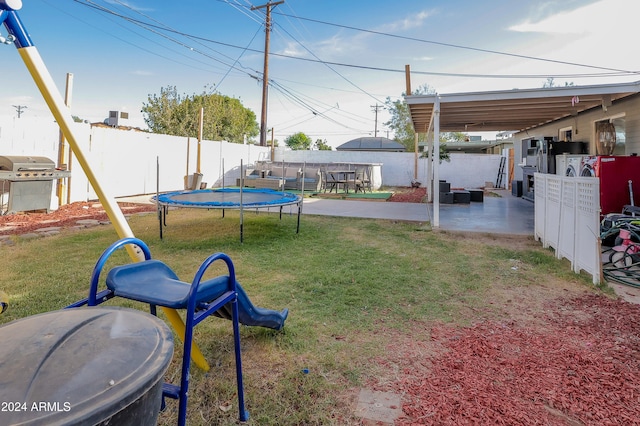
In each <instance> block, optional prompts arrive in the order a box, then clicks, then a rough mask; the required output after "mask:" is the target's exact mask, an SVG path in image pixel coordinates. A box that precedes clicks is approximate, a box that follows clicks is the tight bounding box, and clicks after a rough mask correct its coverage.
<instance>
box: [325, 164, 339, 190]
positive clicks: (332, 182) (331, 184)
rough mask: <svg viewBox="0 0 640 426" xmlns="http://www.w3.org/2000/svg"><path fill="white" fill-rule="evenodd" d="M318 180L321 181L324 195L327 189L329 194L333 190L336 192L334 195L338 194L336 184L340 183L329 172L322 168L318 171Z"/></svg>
mask: <svg viewBox="0 0 640 426" xmlns="http://www.w3.org/2000/svg"><path fill="white" fill-rule="evenodd" d="M320 178H321V180H322V187H321V189H322V190H323V191H324V192H325V193H326V192H327V189H329V193H331V191H333V190H334V189H335V190H336V194H337V193H338V184H339V183H340V181H339V180H337V179H336V178H335V177H334V176H333V174H332V173H331V172H330V171H328V170H327V169H325V168H322V169H321V170H320Z"/></svg>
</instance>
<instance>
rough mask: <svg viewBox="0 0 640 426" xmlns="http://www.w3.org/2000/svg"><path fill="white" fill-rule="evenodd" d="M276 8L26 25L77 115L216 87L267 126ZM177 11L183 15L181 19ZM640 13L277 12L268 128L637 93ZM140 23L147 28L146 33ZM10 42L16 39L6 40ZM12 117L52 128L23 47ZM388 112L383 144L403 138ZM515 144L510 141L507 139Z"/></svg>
mask: <svg viewBox="0 0 640 426" xmlns="http://www.w3.org/2000/svg"><path fill="white" fill-rule="evenodd" d="M265 3H266V1H265V2H249V1H248V0H184V1H181V2H169V1H166V0H77V1H73V0H23V7H22V9H21V10H20V11H19V12H18V14H19V16H20V18H21V19H22V21H23V23H24V25H25V27H26V28H27V30H28V31H29V33H30V35H31V37H32V39H33V41H34V44H35V45H36V47H37V48H38V51H39V52H40V55H41V56H42V58H43V59H44V62H45V64H46V65H47V68H48V69H49V72H50V73H51V75H52V76H53V78H54V80H55V81H56V83H57V85H58V89H59V90H60V92H61V93H63V92H64V86H65V78H66V74H67V73H73V75H74V80H73V98H72V103H71V109H72V114H74V115H77V116H79V117H82V118H84V119H87V120H89V121H102V120H103V119H104V118H106V117H107V114H108V111H109V110H123V111H127V112H129V114H130V117H131V124H133V125H139V126H141V127H143V126H144V122H143V120H142V114H141V113H140V109H141V107H142V105H143V103H144V102H146V101H147V98H148V95H149V94H158V93H159V92H160V89H161V88H162V87H166V86H169V85H170V86H176V87H177V90H178V92H179V93H182V94H187V95H191V94H194V93H201V92H203V91H204V90H206V89H205V88H206V87H215V88H216V89H217V90H218V91H219V92H220V93H221V94H224V95H228V96H232V97H237V98H239V99H240V100H241V101H242V103H243V104H244V105H245V106H246V107H248V108H250V109H252V110H253V111H254V112H255V113H256V117H257V119H258V120H260V111H261V95H262V86H261V83H260V82H259V81H258V78H259V76H260V75H261V72H262V67H263V54H262V52H263V49H264V27H263V24H264V9H261V10H255V11H252V10H250V8H251V5H254V6H260V5H263V4H265ZM174 4H177V5H178V6H174ZM635 8H637V5H636V4H635V0H591V1H589V0H581V1H577V0H558V1H533V0H520V1H516V2H514V1H512V0H490V1H481V2H480V1H474V0H447V1H444V0H402V1H395V2H394V1H388V0H385V1H381V0H367V1H364V0H323V1H319V0H286V1H285V3H283V4H280V5H278V6H276V7H274V8H273V20H274V27H273V32H272V35H271V49H270V51H271V53H273V54H274V55H273V56H271V57H270V62H269V64H270V69H269V77H270V79H271V80H272V82H273V85H272V87H271V88H270V90H269V110H268V111H269V112H268V127H269V128H271V127H273V128H275V137H276V139H278V140H279V141H283V140H284V139H285V138H286V137H287V136H289V135H290V134H293V133H295V132H304V133H306V134H307V135H309V136H310V137H311V138H312V139H313V140H316V139H326V140H327V141H328V142H329V144H330V145H333V146H337V145H340V144H341V143H343V142H346V141H348V140H350V139H353V138H356V137H360V136H369V135H371V136H372V135H373V133H374V130H375V127H376V125H375V118H376V116H375V113H374V106H375V105H382V104H383V103H384V101H385V100H386V99H387V98H391V99H397V98H399V97H400V96H401V94H402V92H404V90H405V74H404V67H405V65H407V64H408V65H410V66H411V71H412V75H411V83H412V87H413V88H414V89H415V88H417V87H418V86H421V85H423V84H428V85H429V86H430V87H431V88H432V89H434V90H436V91H437V92H439V93H458V92H475V91H485V90H509V89H513V88H522V89H523V88H537V87H542V85H543V84H544V83H545V81H546V78H547V76H555V80H554V81H555V83H556V84H560V85H564V83H565V82H572V83H574V84H576V85H586V84H605V83H620V82H628V81H638V80H640V78H638V74H633V73H627V74H624V73H619V72H617V71H633V72H640V56H639V55H637V54H633V52H634V50H637V49H636V48H634V47H633V40H635V39H636V38H637V36H636V35H635V34H634V31H635V27H636V26H637V24H636V23H635V22H634V21H633V20H634V16H633V15H634V12H633V11H634V10H635ZM136 23H138V24H136ZM0 34H2V35H6V30H5V29H4V27H1V28H0ZM0 64H2V67H1V68H0V76H2V90H1V91H0V117H12V116H15V115H16V111H15V108H14V107H13V106H14V105H24V106H27V109H26V111H25V113H24V114H25V116H27V115H28V116H29V117H41V118H43V119H46V118H48V117H50V115H49V112H48V109H47V107H46V105H45V103H44V101H43V100H42V98H41V96H40V94H39V92H38V91H37V88H36V87H35V84H34V83H33V81H32V80H31V77H30V76H29V74H28V72H27V70H26V67H25V66H24V64H23V63H22V61H21V59H20V57H19V55H18V53H17V51H16V49H15V48H14V47H13V46H7V45H0ZM388 118H389V117H388V114H387V113H386V111H384V110H383V109H380V110H379V112H378V123H377V130H378V135H379V136H390V137H393V134H392V133H388V129H387V128H386V127H385V126H384V122H385V121H387V120H388ZM505 130H508V129H505Z"/></svg>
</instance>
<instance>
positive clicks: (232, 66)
mask: <svg viewBox="0 0 640 426" xmlns="http://www.w3.org/2000/svg"><path fill="white" fill-rule="evenodd" d="M110 1H111V2H112V3H113V1H115V2H116V3H117V4H120V5H121V6H123V7H127V8H128V9H130V10H133V11H135V12H136V13H139V14H140V15H142V16H144V17H145V18H146V19H147V21H143V20H139V19H135V18H133V17H131V16H127V15H124V14H122V13H118V12H116V11H113V10H111V9H109V8H107V7H104V6H99V5H96V4H95V2H93V1H92V0H85V1H81V0H74V2H76V3H78V4H81V5H84V6H87V7H92V8H94V9H96V10H98V11H99V12H102V13H107V14H111V15H112V16H114V17H118V18H121V19H124V20H126V21H128V22H130V23H131V24H133V25H137V26H138V27H140V28H143V29H145V30H147V31H150V32H152V33H153V34H155V35H158V36H160V37H163V38H165V39H166V40H169V41H171V42H172V43H175V44H178V45H179V46H181V47H183V48H186V49H189V51H190V52H193V53H195V54H198V55H203V56H204V57H206V58H208V59H210V60H213V61H215V62H218V63H220V64H222V65H223V66H224V67H226V73H225V74H224V76H223V77H222V79H221V80H220V82H219V83H218V84H220V83H221V82H222V81H224V79H225V78H226V76H227V75H228V73H229V72H231V70H236V71H238V72H240V73H242V74H245V75H248V76H249V77H250V78H253V79H256V80H260V79H261V78H262V73H261V72H260V71H257V70H255V69H252V68H250V67H245V66H244V65H242V63H241V62H240V59H241V58H242V57H243V55H244V54H245V53H246V52H257V53H264V52H263V51H262V50H257V49H251V48H250V47H249V46H250V45H251V44H252V42H253V41H254V39H255V37H256V36H257V34H258V32H256V33H255V34H254V36H253V38H252V39H251V42H249V43H248V44H247V45H246V46H244V47H242V46H237V45H234V44H230V43H223V42H220V41H216V40H212V39H209V38H205V37H200V36H196V35H193V34H189V33H185V32H183V31H179V30H177V29H174V28H171V27H170V26H168V25H166V24H163V23H161V22H159V21H157V20H155V19H153V18H151V17H149V16H146V15H145V14H142V13H141V12H140V11H138V10H135V9H133V8H131V7H130V6H129V5H128V4H125V3H124V2H122V1H119V0H110ZM218 1H220V2H222V3H225V4H227V5H229V6H231V7H233V8H234V9H236V10H237V11H239V12H240V13H242V14H244V15H245V16H247V17H248V18H249V19H252V20H253V21H255V22H257V23H260V24H261V26H263V25H262V19H258V18H257V16H258V11H253V13H251V11H250V2H248V1H247V0H245V5H243V4H241V3H240V2H238V0H234V1H233V2H231V1H229V0H218ZM274 13H277V14H278V15H281V16H284V17H287V19H289V18H292V19H297V20H300V21H309V22H316V23H320V24H325V25H331V26H336V27H340V28H345V29H350V30H354V31H362V32H366V33H372V34H377V35H381V36H387V37H394V38H400V39H406V40H412V41H415V42H421V43H432V44H436V45H442V46H446V47H453V48H460V49H470V50H475V51H479V52H485V53H493V54H500V55H506V56H513V57H518V58H526V59H532V60H541V61H547V62H553V63H559V64H564V65H574V66H580V67H589V68H593V69H598V70H603V71H608V72H606V73H596V72H594V73H588V74H587V73H572V74H553V75H552V74H528V75H523V74H508V75H504V74H500V75H497V74H469V73H439V72H431V71H419V70H412V73H413V74H417V75H420V74H422V75H435V76H449V77H451V76H453V77H463V78H466V77H475V78H549V77H554V78H580V77H605V76H621V75H629V74H637V73H638V72H636V71H627V70H619V69H614V68H607V67H598V66H592V65H585V64H577V63H571V62H566V61H556V60H548V59H544V58H536V57H530V56H526V55H519V54H511V53H505V52H498V51H492V50H488V49H478V48H473V47H468V46H461V45H455V44H451V43H441V42H435V41H430V40H423V39H418V38H414V37H406V36H401V35H397V34H390V33H383V32H380V31H375V30H367V29H362V28H357V27H353V26H347V25H340V24H335V23H330V22H325V21H320V20H316V19H311V18H304V17H300V16H296V15H291V14H285V13H281V12H277V11H276V12H274ZM148 20H151V21H152V22H155V23H156V24H154V23H150V22H148ZM293 27H294V28H297V27H296V26H295V25H293ZM276 28H277V31H278V32H280V31H281V32H282V33H284V34H285V35H286V36H288V37H289V38H290V39H292V40H294V41H295V42H296V43H297V44H298V45H299V46H301V47H302V48H304V49H305V51H306V52H307V53H308V54H309V55H311V56H312V57H313V58H309V57H301V56H294V55H287V54H283V53H271V52H270V55H271V56H275V57H283V58H288V59H295V60H298V61H307V62H313V63H320V64H322V65H323V66H326V67H328V68H329V69H330V70H332V71H333V72H334V73H336V74H337V75H338V76H340V77H341V78H343V79H344V80H345V81H347V82H348V83H349V84H350V85H351V86H353V87H355V88H356V89H358V90H357V91H358V92H359V93H365V94H366V95H368V96H370V97H372V98H373V99H375V100H376V102H380V103H384V102H383V101H381V100H379V99H377V98H376V97H375V96H373V95H372V94H369V93H367V92H366V91H364V90H363V89H361V88H360V87H358V86H357V85H356V84H355V83H353V82H351V81H350V80H349V79H347V78H346V77H344V76H342V75H341V74H340V73H339V72H338V71H337V70H335V69H334V68H333V67H334V66H340V67H349V68H357V69H362V70H370V71H375V72H394V73H404V72H405V70H404V69H402V70H400V69H389V68H382V67H374V66H364V65H355V64H346V63H340V62H331V61H324V60H322V59H320V58H319V57H318V56H317V55H315V54H314V53H313V52H312V51H311V50H310V49H308V48H307V47H306V46H305V45H304V44H303V43H302V42H299V41H298V40H297V39H296V38H295V37H294V36H293V35H291V34H290V33H289V32H288V31H287V30H286V29H285V28H284V27H283V26H281V25H280V24H277V25H276ZM130 31H131V30H130ZM258 31H259V30H258ZM166 33H172V34H174V35H179V36H181V37H185V38H187V39H188V40H190V41H191V42H192V43H197V44H199V45H200V46H203V47H204V48H206V49H207V50H210V51H212V52H214V53H215V54H216V55H219V56H222V57H224V58H226V60H222V59H220V58H219V57H216V56H214V55H211V54H209V53H207V52H204V51H202V49H197V48H194V47H193V46H192V44H191V43H185V42H184V41H181V40H178V39H176V38H175V37H169V36H168V35H167V34H166ZM114 37H115V36H114ZM116 38H118V37H116ZM145 39H147V40H150V39H148V38H146V37H145ZM150 41H151V40H150ZM125 42H126V41H125ZM154 43H156V44H159V43H157V42H154ZM129 44H131V43H129ZM208 44H217V45H221V46H225V47H230V48H234V49H240V50H241V53H240V55H239V56H237V57H236V58H232V57H230V56H228V55H225V54H223V53H222V52H219V51H216V50H214V49H212V48H211V47H210V46H209V45H208ZM136 47H138V48H141V49H143V50H147V49H144V48H142V47H140V46H136ZM147 51H148V50H147ZM172 51H173V50H172ZM150 53H153V54H156V55H158V54H157V53H155V52H150ZM179 54H180V55H181V56H183V57H186V58H188V59H190V60H192V61H194V60H195V59H194V58H192V57H190V56H186V55H184V54H183V53H182V52H180V53H179ZM158 56H160V57H163V58H164V56H162V55H158ZM166 59H169V60H172V61H173V62H177V61H175V60H174V59H172V58H166ZM197 62H199V63H202V64H205V65H207V66H211V65H210V64H208V63H206V62H202V61H197ZM178 63H180V62H178ZM247 70H250V71H247ZM300 84H308V83H300ZM269 85H270V87H273V88H274V89H276V90H278V91H279V92H281V93H282V94H283V96H285V97H287V98H288V99H290V100H291V101H292V102H294V103H296V104H298V105H299V106H301V107H303V108H305V109H307V110H309V111H310V112H312V113H314V114H317V109H315V108H314V107H313V106H312V105H310V104H309V103H308V102H306V101H304V100H302V99H301V98H300V97H298V96H296V95H295V94H294V93H293V91H292V90H291V89H288V88H286V87H285V86H284V85H283V84H281V83H279V82H277V81H275V80H273V79H270V82H269ZM331 90H341V91H346V90H343V89H331ZM314 116H315V115H314Z"/></svg>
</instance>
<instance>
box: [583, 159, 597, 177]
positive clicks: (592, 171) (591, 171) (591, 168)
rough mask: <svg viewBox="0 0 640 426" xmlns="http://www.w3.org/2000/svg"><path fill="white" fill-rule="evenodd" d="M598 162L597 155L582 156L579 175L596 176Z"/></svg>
mask: <svg viewBox="0 0 640 426" xmlns="http://www.w3.org/2000/svg"><path fill="white" fill-rule="evenodd" d="M597 162H598V156H596V155H588V156H585V157H583V158H582V167H581V168H580V176H584V177H596V176H597V173H596V165H597Z"/></svg>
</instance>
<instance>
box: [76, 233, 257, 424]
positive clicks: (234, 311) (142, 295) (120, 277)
mask: <svg viewBox="0 0 640 426" xmlns="http://www.w3.org/2000/svg"><path fill="white" fill-rule="evenodd" d="M129 244H131V245H133V246H134V248H135V249H136V250H141V251H142V253H143V254H144V259H145V260H144V261H142V262H135V263H130V264H125V265H121V266H115V267H114V268H112V269H111V270H110V271H109V273H108V274H107V278H106V287H107V288H106V289H105V290H102V291H100V292H98V282H99V280H100V273H101V272H102V269H103V268H104V266H105V264H106V262H107V260H108V259H109V257H110V256H111V255H112V254H113V253H114V252H115V251H116V250H118V249H119V248H122V247H124V246H126V245H129ZM218 260H221V261H223V262H224V263H225V264H226V267H227V271H228V275H221V276H218V277H216V278H212V279H209V280H206V281H202V277H203V276H204V274H205V272H206V271H207V269H208V268H209V266H211V265H212V264H213V263H214V262H216V261H218ZM236 285H237V283H236V278H235V269H234V266H233V262H232V261H231V259H230V258H229V257H228V256H227V255H226V254H224V253H215V254H212V255H210V256H209V257H207V259H205V261H204V262H202V264H201V265H200V268H199V269H198V271H197V272H196V274H195V277H194V278H193V282H192V283H191V284H189V283H185V282H182V281H180V280H179V278H178V276H177V275H176V274H175V273H174V272H173V271H172V270H171V269H170V268H169V267H168V266H167V265H165V264H164V263H163V262H160V261H159V260H155V259H151V253H150V251H149V248H148V247H147V245H146V244H145V243H144V242H142V241H141V240H139V239H137V238H123V239H121V240H118V241H116V242H115V243H113V244H111V245H110V246H109V247H108V248H107V249H106V250H105V251H104V252H103V253H102V255H101V256H100V258H99V259H98V261H97V262H96V265H95V267H94V269H93V273H92V275H91V284H90V288H89V297H87V298H86V299H83V300H80V301H79V302H76V303H74V304H72V305H70V306H68V307H67V308H77V307H80V306H84V305H88V306H96V305H98V304H100V303H103V302H105V301H107V300H109V299H111V298H113V297H122V298H125V299H129V300H135V301H138V302H143V303H146V304H148V305H149V307H150V311H151V314H153V315H156V307H157V306H161V307H164V308H169V309H185V310H186V318H185V331H184V339H183V340H184V344H183V355H182V371H181V377H180V385H173V384H169V383H164V385H163V386H162V408H164V405H165V403H164V399H165V397H167V398H171V399H177V400H178V425H179V426H184V425H185V424H186V417H187V397H188V388H189V371H190V364H191V353H192V344H193V329H194V327H195V326H196V325H198V324H199V323H200V322H202V321H203V320H204V319H205V318H207V317H209V316H211V315H215V316H220V313H219V311H225V310H227V309H229V307H230V308H231V315H230V319H231V322H232V324H233V340H234V350H235V364H236V381H237V383H236V386H237V396H238V409H239V419H240V421H241V422H243V421H246V420H247V419H248V417H249V414H248V412H247V411H246V410H245V405H244V388H243V384H242V362H241V357H240V327H239V320H238V315H239V314H238V291H237V287H236ZM160 408H161V407H158V409H160Z"/></svg>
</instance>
